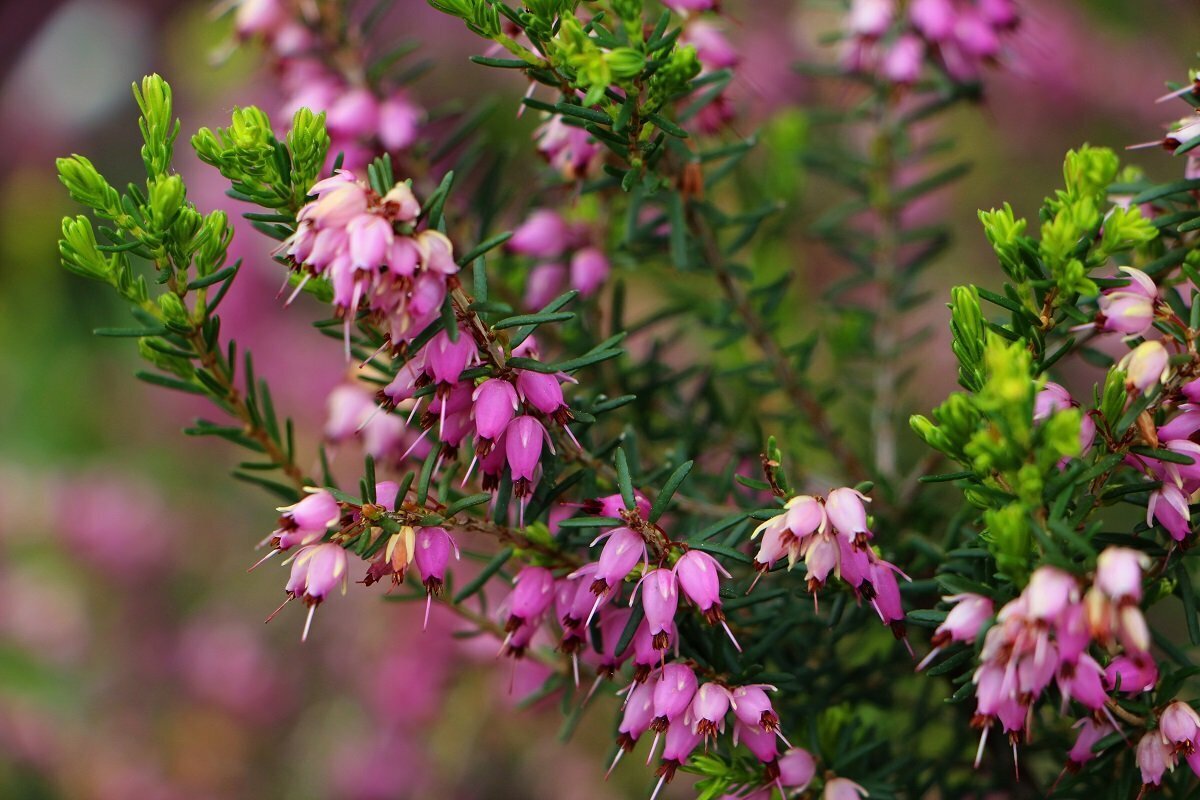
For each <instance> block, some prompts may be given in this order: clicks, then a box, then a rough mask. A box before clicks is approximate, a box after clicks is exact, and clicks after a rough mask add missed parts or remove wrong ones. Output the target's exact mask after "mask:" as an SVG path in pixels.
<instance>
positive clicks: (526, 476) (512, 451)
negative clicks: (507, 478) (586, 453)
mask: <svg viewBox="0 0 1200 800" xmlns="http://www.w3.org/2000/svg"><path fill="white" fill-rule="evenodd" d="M504 439H505V442H504V453H505V457H506V458H507V460H508V468H509V470H510V471H511V473H512V477H513V494H514V495H515V496H517V497H522V498H523V497H526V496H527V495H528V494H529V492H530V485H531V484H532V482H533V481H534V479H535V474H536V472H537V468H538V464H539V463H540V462H541V459H542V444H543V442H544V443H545V445H546V447H547V448H548V449H549V450H550V452H551V453H553V452H554V445H553V444H552V443H551V442H550V434H549V433H548V432H547V431H546V428H545V427H544V426H543V425H542V423H540V422H538V421H537V419H535V418H534V417H531V416H528V415H525V416H521V417H517V418H516V419H514V420H513V421H512V422H510V423H508V427H507V428H505V429H504Z"/></svg>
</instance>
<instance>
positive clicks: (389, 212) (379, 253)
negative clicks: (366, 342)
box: [280, 170, 458, 357]
mask: <svg viewBox="0 0 1200 800" xmlns="http://www.w3.org/2000/svg"><path fill="white" fill-rule="evenodd" d="M310 193H311V194H312V195H314V196H315V198H316V199H314V200H313V201H312V202H310V203H308V204H307V205H305V206H304V207H303V208H302V209H300V213H299V214H298V215H297V217H296V219H297V222H298V225H297V228H296V232H295V233H293V234H292V235H291V236H289V237H288V238H287V239H286V240H285V241H284V242H283V244H282V245H281V246H280V249H281V251H282V252H283V253H284V254H286V255H287V256H288V257H289V258H291V259H292V261H293V263H295V264H296V265H297V267H302V268H306V274H305V276H304V278H302V279H301V281H300V282H299V283H298V284H297V287H296V289H295V291H294V292H293V295H292V296H293V297H294V296H295V294H296V293H297V292H299V291H300V288H301V287H302V286H303V285H304V284H305V282H307V280H308V279H309V278H310V277H313V276H318V277H322V278H326V279H327V280H328V281H329V283H330V285H331V286H332V288H333V302H334V305H335V307H336V309H337V313H338V314H340V315H342V316H344V317H345V319H346V350H347V357H349V348H350V324H351V322H352V320H353V319H354V316H355V314H356V313H357V311H358V309H359V307H360V305H365V306H366V307H367V308H368V309H369V310H370V311H371V312H372V313H374V314H376V315H377V316H378V317H379V318H381V319H383V320H384V321H385V322H386V325H387V331H388V334H389V336H390V338H391V341H392V343H393V344H394V345H396V344H399V343H401V342H407V341H410V340H411V339H413V338H414V337H415V336H416V335H417V334H418V333H420V332H421V331H422V330H423V329H424V328H425V326H427V325H428V324H429V323H430V322H432V321H433V320H434V319H436V318H437V316H438V314H439V313H440V311H441V308H442V304H443V303H444V302H445V299H446V292H447V291H448V281H449V280H450V278H451V277H452V276H454V275H455V274H456V273H457V272H458V264H456V263H455V261H454V248H453V245H452V244H451V243H450V240H449V239H448V238H447V237H446V235H445V234H443V233H440V232H439V231H434V230H428V229H425V230H420V231H417V230H415V225H416V222H417V220H418V217H419V216H420V214H421V206H420V203H418V202H417V198H416V196H415V195H414V194H413V191H412V188H411V187H410V186H409V184H408V183H397V184H396V185H395V186H394V187H392V188H391V189H390V190H389V191H388V192H387V194H385V195H382V196H380V195H379V194H378V193H377V192H375V191H374V190H373V189H372V188H371V187H370V186H368V185H367V184H366V183H365V182H363V181H360V180H358V178H356V177H355V175H354V173H352V172H350V171H348V170H342V171H340V172H338V173H337V174H335V175H334V176H333V177H331V178H326V179H325V180H323V181H320V182H318V183H317V184H316V185H315V186H313V187H312V190H311V192H310Z"/></svg>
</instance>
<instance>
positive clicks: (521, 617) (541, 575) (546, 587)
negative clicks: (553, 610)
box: [504, 567, 554, 634]
mask: <svg viewBox="0 0 1200 800" xmlns="http://www.w3.org/2000/svg"><path fill="white" fill-rule="evenodd" d="M513 583H514V587H513V591H512V594H511V595H509V600H508V619H507V621H506V622H505V623H504V630H505V631H507V632H508V633H510V634H511V633H513V632H515V631H516V630H517V629H519V628H521V627H522V626H525V625H529V626H531V627H532V626H535V625H536V624H537V622H538V620H540V619H541V618H542V616H543V615H544V614H545V613H546V610H547V609H548V608H550V604H551V603H553V602H554V573H552V572H550V570H548V569H546V568H545V567H525V568H523V569H522V570H521V571H520V572H518V573H517V575H516V577H515V578H513Z"/></svg>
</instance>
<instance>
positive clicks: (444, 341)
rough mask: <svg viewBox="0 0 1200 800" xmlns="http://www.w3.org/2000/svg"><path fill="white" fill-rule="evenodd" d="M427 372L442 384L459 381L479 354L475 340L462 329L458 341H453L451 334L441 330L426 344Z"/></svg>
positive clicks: (446, 384) (448, 384)
mask: <svg viewBox="0 0 1200 800" xmlns="http://www.w3.org/2000/svg"><path fill="white" fill-rule="evenodd" d="M423 352H424V353H425V372H426V374H428V375H429V377H431V378H433V380H434V381H435V382H437V383H438V384H439V385H440V386H446V387H448V386H450V385H451V384H453V383H457V382H458V377H459V376H460V375H461V374H462V372H463V370H465V369H466V368H467V365H469V364H470V363H471V362H472V361H473V360H474V359H475V357H476V355H477V354H478V349H477V348H476V346H475V341H474V340H473V339H471V337H470V336H468V335H467V334H466V333H464V332H462V331H460V332H459V334H458V341H457V342H455V341H452V340H451V339H450V334H448V333H446V331H439V332H438V333H437V335H436V336H434V337H433V338H432V339H430V340H429V344H428V345H426V346H425V349H424V351H423Z"/></svg>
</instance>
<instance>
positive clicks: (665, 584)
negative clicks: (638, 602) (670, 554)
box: [630, 568, 679, 650]
mask: <svg viewBox="0 0 1200 800" xmlns="http://www.w3.org/2000/svg"><path fill="white" fill-rule="evenodd" d="M639 590H640V591H641V593H642V609H643V610H644V611H645V613H646V624H647V625H649V626H650V635H651V636H652V637H653V638H654V649H655V650H666V649H667V648H668V647H669V646H670V644H671V638H670V637H671V630H672V628H673V627H674V624H675V611H676V609H677V608H678V607H679V590H678V589H677V588H676V586H675V573H674V572H672V571H671V570H669V569H663V568H660V569H653V570H650V571H649V572H647V573H646V574H645V575H644V576H643V577H642V579H641V580H640V581H639V582H638V585H637V587H635V589H634V594H633V597H632V598H631V599H630V604H631V605H632V603H633V602H634V600H635V599H636V597H637V592H638V591H639Z"/></svg>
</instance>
